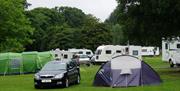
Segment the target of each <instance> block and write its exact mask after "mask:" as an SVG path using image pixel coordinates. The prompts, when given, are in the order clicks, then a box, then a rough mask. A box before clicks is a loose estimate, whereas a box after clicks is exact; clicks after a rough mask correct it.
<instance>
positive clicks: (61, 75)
mask: <svg viewBox="0 0 180 91" xmlns="http://www.w3.org/2000/svg"><path fill="white" fill-rule="evenodd" d="M63 76H64V74H58V75H56V76H55V77H54V78H63Z"/></svg>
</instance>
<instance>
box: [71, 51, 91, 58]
mask: <svg viewBox="0 0 180 91" xmlns="http://www.w3.org/2000/svg"><path fill="white" fill-rule="evenodd" d="M68 51H69V52H72V53H75V54H76V55H87V56H89V57H92V56H93V52H92V51H91V50H89V49H68Z"/></svg>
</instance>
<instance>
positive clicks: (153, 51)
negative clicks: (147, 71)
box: [141, 46, 160, 56]
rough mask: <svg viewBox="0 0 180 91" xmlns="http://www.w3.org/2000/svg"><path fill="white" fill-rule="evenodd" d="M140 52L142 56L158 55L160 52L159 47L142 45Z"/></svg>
mask: <svg viewBox="0 0 180 91" xmlns="http://www.w3.org/2000/svg"><path fill="white" fill-rule="evenodd" d="M141 54H142V56H158V55H159V54H160V52H159V47H152V46H146V47H142V50H141Z"/></svg>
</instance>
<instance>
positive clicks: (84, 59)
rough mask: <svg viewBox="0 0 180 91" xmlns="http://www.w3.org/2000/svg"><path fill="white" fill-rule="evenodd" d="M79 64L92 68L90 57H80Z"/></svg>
mask: <svg viewBox="0 0 180 91" xmlns="http://www.w3.org/2000/svg"><path fill="white" fill-rule="evenodd" d="M79 63H80V64H86V65H87V66H90V63H91V60H90V57H89V56H88V55H79Z"/></svg>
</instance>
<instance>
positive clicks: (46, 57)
mask: <svg viewBox="0 0 180 91" xmlns="http://www.w3.org/2000/svg"><path fill="white" fill-rule="evenodd" d="M38 56H39V63H40V66H41V67H43V66H44V65H45V64H46V63H47V62H49V61H52V60H54V55H53V53H52V52H51V51H47V52H39V53H38Z"/></svg>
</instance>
